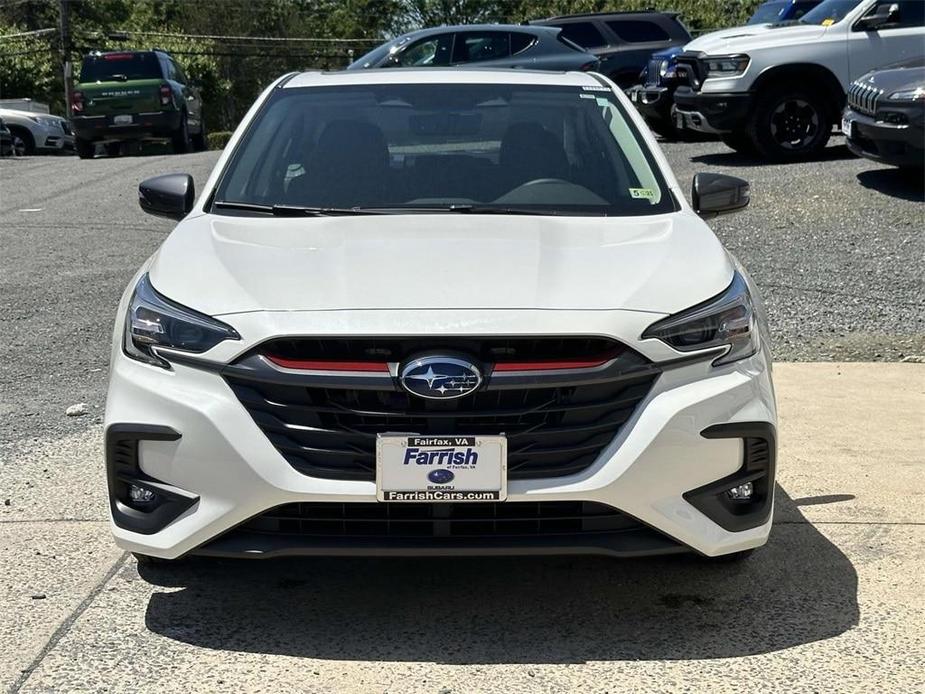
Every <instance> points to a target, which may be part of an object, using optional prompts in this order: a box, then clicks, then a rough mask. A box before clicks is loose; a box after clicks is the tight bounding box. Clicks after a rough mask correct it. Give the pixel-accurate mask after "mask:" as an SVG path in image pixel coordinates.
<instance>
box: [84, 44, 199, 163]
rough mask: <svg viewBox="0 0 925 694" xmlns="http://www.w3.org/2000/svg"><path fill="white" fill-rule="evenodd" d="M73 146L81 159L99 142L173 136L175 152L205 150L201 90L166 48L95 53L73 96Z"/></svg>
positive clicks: (111, 146) (110, 147) (111, 148)
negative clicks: (192, 83)
mask: <svg viewBox="0 0 925 694" xmlns="http://www.w3.org/2000/svg"><path fill="white" fill-rule="evenodd" d="M71 123H72V125H73V129H74V134H75V142H74V147H75V149H76V150H77V154H78V155H79V156H80V157H81V159H87V158H90V157H92V156H93V155H94V154H95V152H96V145H97V144H98V143H101V142H102V143H105V144H106V146H107V151H108V152H109V153H111V154H112V153H115V151H117V150H118V149H119V148H120V147H121V143H122V142H125V141H131V140H142V139H145V138H170V140H171V141H172V143H173V149H174V151H175V152H188V151H190V150H191V149H197V150H202V149H205V148H206V126H205V122H204V120H203V115H202V100H201V99H200V95H199V90H198V89H197V88H195V87H193V86H191V85H190V83H189V80H188V79H187V78H186V75H185V74H184V73H183V70H182V69H181V68H180V66H179V65H177V64H176V62H174V60H173V58H172V57H171V56H170V54H169V53H167V52H166V51H161V50H157V49H154V50H150V51H116V52H109V53H100V52H95V53H91V54H89V55H87V56H86V57H85V58H84V59H83V64H82V65H81V68H80V76H79V81H78V82H77V83H76V84H75V85H74V89H73V91H72V94H71Z"/></svg>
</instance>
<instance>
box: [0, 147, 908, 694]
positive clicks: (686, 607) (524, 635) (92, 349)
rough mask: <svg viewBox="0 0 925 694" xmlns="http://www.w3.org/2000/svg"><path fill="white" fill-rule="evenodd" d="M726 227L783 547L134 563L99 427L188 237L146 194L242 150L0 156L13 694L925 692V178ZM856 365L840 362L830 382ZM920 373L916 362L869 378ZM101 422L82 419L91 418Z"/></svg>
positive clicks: (873, 183) (1, 385) (2, 402)
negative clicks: (768, 373)
mask: <svg viewBox="0 0 925 694" xmlns="http://www.w3.org/2000/svg"><path fill="white" fill-rule="evenodd" d="M664 148H665V151H666V153H667V154H668V156H669V159H670V160H671V161H672V164H673V166H674V169H675V173H676V174H677V176H678V178H679V180H681V181H682V182H687V181H689V180H690V177H691V176H692V174H693V173H694V172H695V171H703V170H710V171H719V172H725V173H731V174H734V175H739V176H742V177H744V178H746V179H748V180H749V181H750V182H751V184H752V195H753V202H752V206H751V208H750V209H749V210H747V211H746V212H744V213H742V214H739V215H732V216H730V217H727V218H722V219H719V220H716V221H715V223H714V228H715V229H716V230H717V233H718V234H719V235H720V236H721V237H722V238H723V240H724V241H725V243H726V244H727V245H728V247H729V248H730V249H731V250H733V252H735V253H736V254H737V255H738V256H739V258H740V259H741V260H742V261H743V262H744V264H745V265H746V267H748V269H749V270H750V272H751V273H752V275H753V276H754V278H755V280H756V282H757V284H758V285H759V287H760V289H761V290H762V293H763V295H764V299H765V303H766V304H767V307H768V312H769V316H770V320H771V329H772V334H773V336H774V352H775V355H776V357H777V359H778V361H779V362H816V363H779V364H778V366H777V367H776V371H775V378H776V384H777V388H778V396H779V399H780V410H781V453H780V463H779V465H780V475H779V480H778V481H779V487H778V490H777V505H776V509H775V520H776V523H777V524H776V527H775V530H774V533H773V534H772V539H771V542H770V543H769V545H768V546H767V547H765V548H763V549H762V550H760V551H759V552H757V553H756V554H755V555H754V556H753V557H752V558H751V559H750V560H748V561H747V562H745V563H744V564H741V565H722V564H720V565H717V564H711V563H709V562H703V561H700V560H696V559H693V558H684V557H675V558H665V559H658V560H647V561H625V562H617V561H609V560H602V559H585V558H549V559H514V558H509V559H505V558H496V559H465V560H453V561H442V560H440V561H426V562H421V561H414V560H397V559H395V560H307V561H280V562H272V563H250V562H214V561H213V562H206V561H194V562H190V563H189V564H187V565H182V566H179V567H169V568H158V569H153V568H142V569H141V571H140V572H139V569H138V567H137V566H136V564H135V562H134V560H133V559H132V558H131V557H129V556H127V555H125V554H124V553H122V552H121V551H119V550H118V549H117V548H116V547H115V546H114V545H113V544H112V542H111V540H110V537H109V534H108V528H107V524H106V520H105V518H106V500H105V494H104V491H103V486H104V480H103V471H102V451H101V436H102V431H101V426H100V424H99V421H100V417H101V415H102V408H103V403H104V397H105V385H106V384H105V381H106V368H107V362H108V351H109V340H110V333H111V329H112V324H113V321H114V320H115V316H114V309H115V306H116V303H117V301H118V298H119V296H120V294H121V292H122V289H123V287H124V285H125V283H126V282H127V281H128V280H129V278H130V277H131V275H132V274H133V273H134V271H135V269H136V268H137V267H138V265H139V264H140V263H141V262H142V261H143V260H144V258H146V257H147V256H148V255H149V254H150V253H151V252H152V251H153V250H154V249H155V248H156V247H157V245H158V244H159V243H160V242H161V240H162V239H163V238H164V236H165V234H166V232H167V231H169V228H170V224H169V223H168V222H165V221H161V220H157V219H155V218H153V217H149V216H146V215H144V214H143V213H142V212H141V211H140V210H139V209H138V207H137V202H136V197H137V194H136V192H135V190H136V186H137V183H138V182H139V181H140V180H141V179H143V178H145V177H147V176H150V175H155V174H158V173H166V172H169V171H188V172H190V173H192V174H193V175H194V177H195V178H196V181H197V183H202V182H204V180H205V178H206V176H207V173H208V171H209V169H210V168H211V166H212V164H213V163H214V161H215V159H216V154H215V153H201V154H191V155H184V156H169V155H165V156H148V157H127V158H119V159H98V160H93V161H80V160H78V159H76V158H70V157H47V158H46V157H35V158H28V159H21V160H9V159H5V160H0V335H2V338H3V339H2V340H0V684H2V687H4V688H6V689H8V690H9V691H11V692H20V691H22V692H50V691H54V692H57V691H67V692H78V691H88V692H89V691H93V692H100V691H123V690H133V691H158V692H172V691H178V692H179V691H182V692H197V691H215V690H226V689H227V690H239V691H263V690H273V691H325V692H328V691H337V692H366V691H369V692H386V691H402V692H404V691H409V692H468V691H497V692H506V691H543V692H568V691H575V690H579V689H581V690H587V691H591V692H608V691H610V692H614V691H711V692H714V691H715V692H723V691H729V692H733V691H736V692H738V691H743V690H757V689H761V690H763V691H768V692H793V691H816V690H831V689H836V690H838V691H857V692H869V691H925V689H923V687H922V677H921V673H922V672H923V671H925V627H923V624H925V587H923V584H922V582H921V580H920V577H921V575H922V572H923V569H925V515H923V511H922V509H923V508H925V504H923V501H925V490H923V487H922V483H921V480H922V473H923V465H925V463H923V457H922V453H921V451H922V450H923V444H925V433H923V432H925V427H923V426H922V425H923V423H925V366H923V365H921V364H914V363H896V362H900V361H902V360H903V359H908V358H909V357H910V356H911V357H915V356H916V355H923V354H925V325H923V323H925V318H923V316H925V311H923V308H925V306H923V304H925V300H923V292H922V287H923V262H922V260H923V257H925V254H923V239H922V234H923V228H925V225H923V221H925V205H923V204H922V203H923V201H925V200H923V183H922V181H921V179H907V178H903V177H901V176H900V175H899V174H898V172H895V171H892V170H890V169H886V168H884V167H879V166H877V165H875V164H872V163H871V162H867V161H864V160H860V159H855V158H853V157H851V155H850V154H848V153H847V151H846V150H844V148H843V147H842V146H841V145H840V142H838V141H837V139H836V141H835V144H833V146H831V147H830V148H829V150H828V153H827V156H826V157H824V158H823V160H822V161H819V162H815V163H809V164H802V165H796V166H766V165H759V164H758V163H757V162H754V161H751V160H748V159H745V158H742V157H741V156H740V155H737V154H734V153H732V152H730V151H729V150H726V149H725V148H724V147H723V146H722V145H721V144H717V143H711V142H704V143H667V144H665V145H664ZM819 362H829V363H819ZM869 362H893V363H869ZM77 402H86V403H87V404H88V405H89V410H90V413H89V414H88V415H86V416H83V417H75V418H69V417H65V415H64V410H65V409H66V408H67V407H68V406H69V405H71V404H74V403H77Z"/></svg>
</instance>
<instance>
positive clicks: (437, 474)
mask: <svg viewBox="0 0 925 694" xmlns="http://www.w3.org/2000/svg"><path fill="white" fill-rule="evenodd" d="M454 477H456V475H454V474H453V471H452V470H431V471H430V472H428V473H427V479H429V480H430V481H431V482H433V483H434V484H449V483H450V482H452V481H453V478H454Z"/></svg>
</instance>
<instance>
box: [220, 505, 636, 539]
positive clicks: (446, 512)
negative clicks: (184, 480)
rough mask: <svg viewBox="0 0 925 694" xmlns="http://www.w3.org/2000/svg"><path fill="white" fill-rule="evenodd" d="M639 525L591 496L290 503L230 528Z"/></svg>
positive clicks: (352, 533) (468, 533)
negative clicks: (499, 500) (585, 498)
mask: <svg viewBox="0 0 925 694" xmlns="http://www.w3.org/2000/svg"><path fill="white" fill-rule="evenodd" d="M640 527H642V526H641V524H640V523H639V521H637V520H635V519H634V518H631V517H630V516H627V515H624V514H622V513H620V512H619V511H618V510H616V509H614V508H611V507H610V506H606V505H604V504H599V503H596V502H591V501H540V502H526V501H506V502H505V503H503V504H497V503H493V504H481V503H469V504H466V503H464V504H395V503H356V502H353V503H324V502H317V503H316V502H312V503H292V504H285V505H283V506H278V507H276V508H274V509H272V510H270V511H267V512H266V513H264V514H262V515H259V516H257V517H256V518H252V519H251V520H249V521H247V522H246V523H244V524H242V525H240V526H238V527H237V529H236V532H239V533H241V532H243V533H260V534H268V535H277V536H279V535H285V536H290V537H292V536H294V537H301V538H305V539H307V540H308V539H312V538H330V537H351V538H364V537H393V538H433V537H456V538H485V537H523V536H553V535H576V534H597V533H613V532H617V531H620V530H634V529H638V528H640Z"/></svg>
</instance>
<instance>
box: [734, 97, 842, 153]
mask: <svg viewBox="0 0 925 694" xmlns="http://www.w3.org/2000/svg"><path fill="white" fill-rule="evenodd" d="M747 131H748V135H749V138H750V139H751V141H752V143H753V144H754V146H755V149H756V150H757V151H758V153H759V154H761V155H763V156H765V157H767V158H768V159H773V160H775V161H800V160H802V159H807V158H809V157H812V156H814V155H817V154H818V153H819V152H821V151H822V149H823V148H824V147H825V145H826V143H827V142H828V141H829V135H830V134H831V132H832V120H831V116H830V115H829V111H828V108H827V104H826V103H825V101H824V99H823V98H822V97H821V96H820V95H819V94H814V93H811V92H808V91H806V90H804V89H800V88H795V87H791V86H787V85H781V86H779V87H776V88H772V89H770V90H769V91H768V92H767V93H766V94H764V95H762V96H760V97H759V98H758V103H756V104H755V109H754V112H753V113H752V116H751V118H750V119H749V123H748V128H747Z"/></svg>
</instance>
